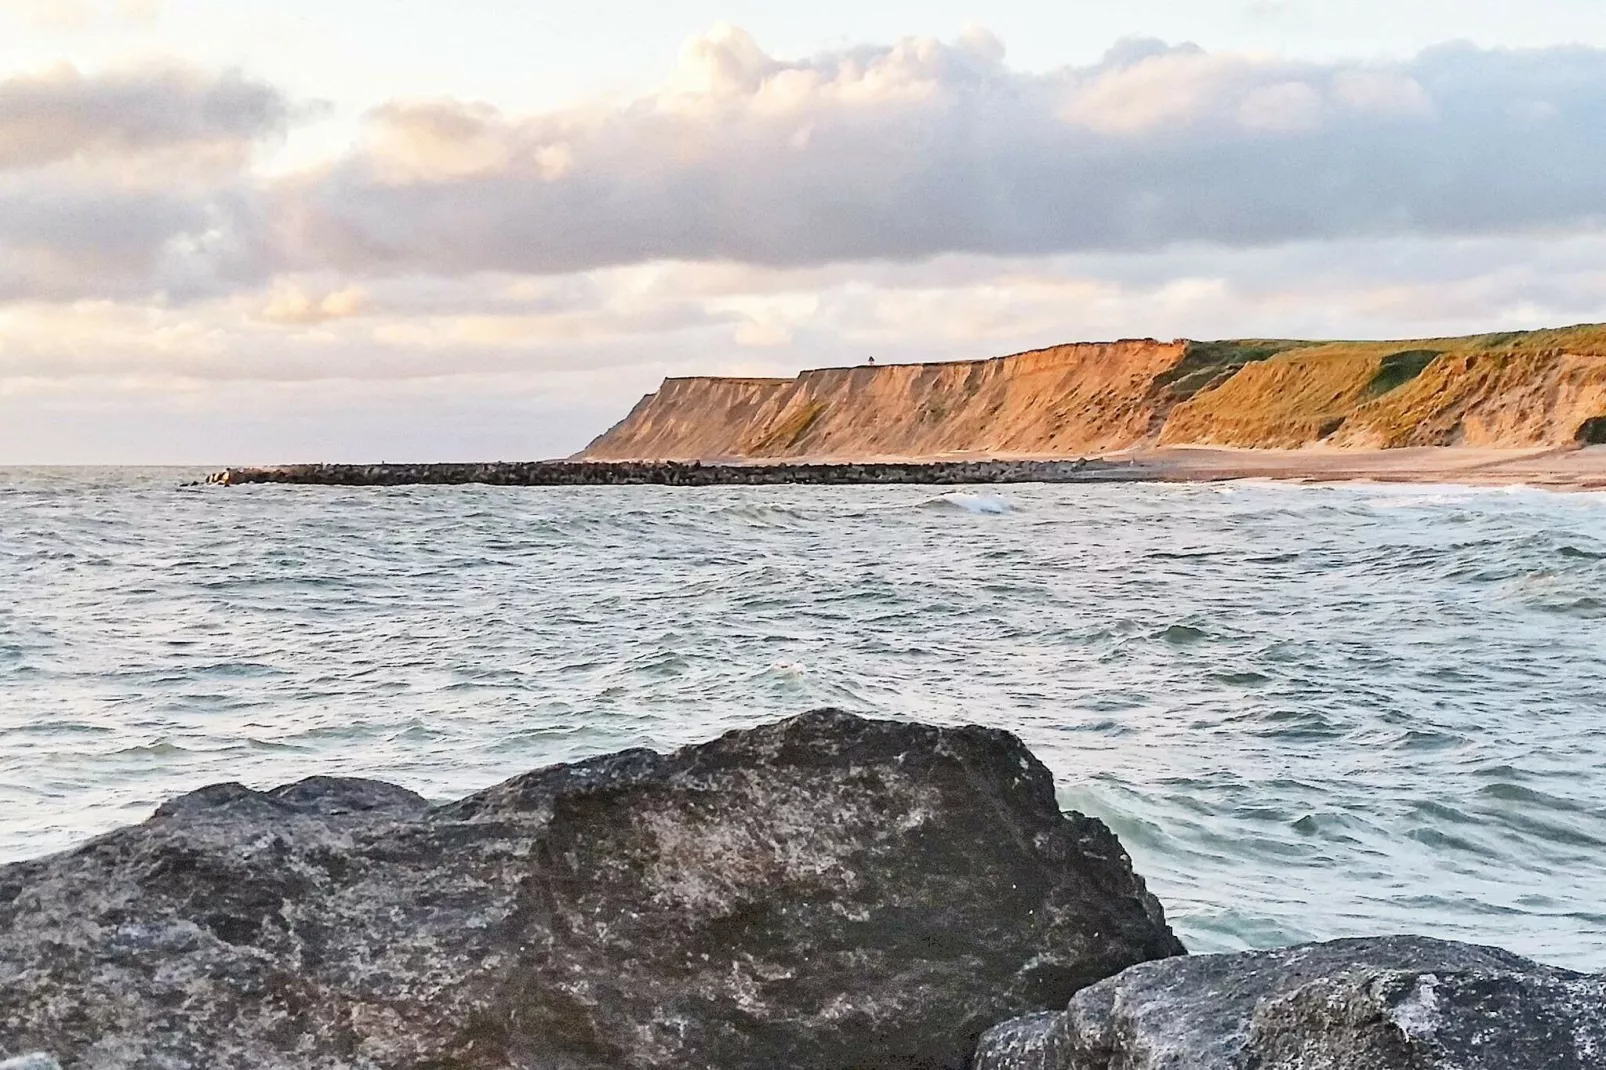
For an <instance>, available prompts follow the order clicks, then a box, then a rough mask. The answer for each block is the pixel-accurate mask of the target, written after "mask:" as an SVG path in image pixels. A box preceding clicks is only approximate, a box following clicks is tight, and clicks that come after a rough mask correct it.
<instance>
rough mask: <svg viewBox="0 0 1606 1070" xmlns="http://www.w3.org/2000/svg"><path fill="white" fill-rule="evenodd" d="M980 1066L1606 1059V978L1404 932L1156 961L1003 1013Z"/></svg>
mask: <svg viewBox="0 0 1606 1070" xmlns="http://www.w3.org/2000/svg"><path fill="white" fill-rule="evenodd" d="M974 1065H975V1070H1603V1068H1606V979H1603V978H1601V977H1597V976H1587V975H1583V974H1575V973H1570V972H1568V971H1566V970H1560V969H1555V968H1553V967H1549V966H1541V965H1539V964H1538V963H1536V962H1531V961H1529V960H1528V959H1524V958H1521V957H1519V956H1517V955H1513V954H1511V953H1509V952H1506V951H1500V950H1496V949H1494V948H1485V947H1473V946H1470V945H1467V944H1456V943H1449V942H1446V941H1442V940H1429V939H1425V938H1422V937H1412V936H1397V937H1381V938H1374V939H1359V940H1337V941H1334V942H1332V943H1325V944H1307V945H1303V946H1300V947H1292V948H1284V949H1281V950H1278V951H1262V952H1250V953H1246V954H1239V955H1199V956H1194V957H1192V958H1183V959H1168V960H1166V961H1164V962H1150V963H1146V964H1144V965H1140V966H1134V967H1133V968H1131V969H1129V970H1127V971H1125V972H1124V973H1121V974H1120V975H1118V976H1116V977H1113V978H1110V979H1109V980H1106V981H1104V982H1102V983H1100V984H1097V985H1094V986H1092V987H1090V988H1086V989H1084V990H1082V991H1081V992H1079V993H1077V995H1076V996H1075V997H1074V998H1073V999H1072V1000H1071V1002H1070V1006H1069V1008H1068V1010H1066V1011H1064V1012H1061V1013H1058V1014H1039V1015H1032V1016H1030V1017H1024V1018H1020V1019H1017V1020H1015V1021H1011V1022H1006V1023H1004V1024H1002V1025H1000V1026H997V1027H996V1028H994V1029H992V1030H989V1031H988V1033H987V1034H986V1035H985V1036H984V1037H983V1038H982V1042H981V1044H980V1045H979V1046H978V1049H977V1054H976V1060H975V1064H974Z"/></svg>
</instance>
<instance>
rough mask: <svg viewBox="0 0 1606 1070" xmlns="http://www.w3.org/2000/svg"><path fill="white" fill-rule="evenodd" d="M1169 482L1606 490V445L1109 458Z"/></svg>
mask: <svg viewBox="0 0 1606 1070" xmlns="http://www.w3.org/2000/svg"><path fill="white" fill-rule="evenodd" d="M1106 459H1107V460H1110V461H1116V462H1125V463H1127V464H1129V465H1130V466H1131V468H1132V469H1133V470H1134V475H1136V474H1137V473H1138V472H1142V473H1143V476H1142V478H1148V479H1158V480H1163V481H1168V482H1209V481H1214V480H1227V479H1278V480H1293V481H1298V482H1307V483H1329V482H1349V481H1359V480H1365V481H1372V482H1379V483H1461V484H1472V485H1508V486H1509V485H1514V484H1529V485H1533V486H1540V487H1547V488H1551V489H1556V490H1602V489H1606V446H1589V447H1585V448H1578V447H1568V448H1564V449H1552V448H1542V449H1473V448H1463V447H1425V448H1421V449H1401V450H1323V449H1302V450H1247V449H1220V448H1212V447H1201V446H1177V447H1168V448H1166V449H1154V450H1140V451H1133V452H1130V453H1123V454H1116V455H1113V456H1110V457H1108V458H1106Z"/></svg>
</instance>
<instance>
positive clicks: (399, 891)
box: [0, 711, 1183, 1070]
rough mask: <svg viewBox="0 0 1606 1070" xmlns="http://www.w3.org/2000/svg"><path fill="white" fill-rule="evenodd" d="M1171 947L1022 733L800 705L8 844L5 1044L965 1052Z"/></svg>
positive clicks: (4, 1053)
mask: <svg viewBox="0 0 1606 1070" xmlns="http://www.w3.org/2000/svg"><path fill="white" fill-rule="evenodd" d="M1182 951H1183V949H1182V946H1181V944H1180V943H1179V942H1178V941H1177V939H1176V937H1175V936H1173V935H1172V932H1171V930H1170V929H1169V928H1168V927H1167V925H1166V923H1165V919H1164V916H1163V914H1162V911H1161V908H1160V905H1159V904H1158V903H1157V902H1156V901H1155V899H1154V898H1153V896H1151V895H1150V894H1149V893H1148V892H1147V891H1146V890H1145V888H1144V884H1143V881H1142V880H1141V879H1139V878H1138V877H1137V876H1136V875H1135V874H1134V873H1133V871H1132V866H1131V863H1130V861H1129V860H1128V858H1127V855H1126V853H1125V852H1124V851H1123V850H1122V848H1121V845H1120V843H1119V842H1117V840H1116V838H1115V836H1114V835H1113V834H1112V833H1111V832H1110V831H1109V829H1107V828H1106V827H1105V826H1104V825H1103V824H1101V823H1100V822H1098V821H1096V820H1094V819H1091V818H1088V817H1084V816H1082V815H1080V814H1075V813H1072V814H1062V813H1061V812H1060V810H1059V808H1058V806H1057V805H1056V803H1055V796H1054V785H1053V780H1052V777H1051V776H1050V774H1049V772H1048V770H1047V769H1045V768H1044V767H1043V766H1042V764H1041V763H1039V762H1038V761H1037V760H1036V759H1035V758H1034V757H1033V756H1032V755H1031V753H1030V752H1029V751H1028V750H1027V749H1026V748H1025V747H1024V746H1023V745H1022V744H1021V742H1020V741H1019V740H1018V739H1016V738H1015V737H1014V736H1011V735H1009V734H1007V733H1005V732H1001V731H997V730H993V729H986V728H934V727H929V726H924V725H917V724H906V723H897V722H887V721H874V720H865V719H861V718H859V717H855V716H851V715H849V714H845V713H840V712H834V711H821V712H817V713H812V714H807V715H804V716H801V717H797V718H794V719H792V720H788V721H785V722H781V723H779V724H773V725H769V726H766V727H761V728H756V729H752V730H749V731H741V732H733V733H731V734H728V735H726V736H724V737H722V738H720V739H718V740H715V741H713V742H711V743H707V744H704V745H701V746H694V747H688V748H685V749H683V750H680V751H677V752H674V753H672V754H669V755H660V754H657V753H654V752H651V751H645V750H635V751H627V752H624V753H620V754H615V755H612V756H609V757H604V758H598V759H595V760H592V761H587V762H582V763H579V764H576V765H560V766H554V767H552V768H549V769H543V770H539V771H537V772H533V773H529V774H527V775H525V776H521V777H518V778H516V779H513V780H510V781H508V782H506V783H504V784H501V785H499V786H497V787H493V788H490V789H488V790H486V791H483V792H480V793H479V794H476V795H472V796H469V797H468V798H465V799H462V800H460V801H458V802H455V803H451V804H448V805H445V806H440V807H434V808H431V807H430V806H428V805H427V804H426V803H425V801H424V800H423V799H421V798H419V797H418V796H417V795H415V794H413V793H412V792H409V791H405V790H403V789H401V788H397V787H392V786H390V785H386V784H381V783H376V782H372V781H363V780H344V779H329V778H314V779H311V780H306V781H302V782H300V783H298V784H292V785H288V786H286V787H282V788H278V789H275V790H272V791H265V792H259V791H252V790H249V789H247V788H245V787H242V786H240V785H238V784H221V785H217V786H214V787H210V788H205V789H202V790H200V791H197V792H194V793H192V794H190V795H186V796H183V797H181V798H178V799H175V800H173V801H171V802H169V803H167V804H166V805H164V806H162V807H161V808H160V809H159V810H158V811H157V813H156V815H155V816H154V817H153V818H151V819H150V820H149V821H147V822H146V823H145V824H143V825H140V826H137V827H133V828H127V829H123V830H120V831H117V832H114V833H111V834H109V835H106V836H103V837H101V838H99V839H97V840H94V841H91V842H90V843H88V844H86V845H85V846H83V847H81V848H79V849H77V850H75V851H72V852H69V853H66V854H61V855H56V856H53V857H49V858H44V859H40V860H36V861H31V862H24V863H19V864H14V865H11V866H7V867H4V868H0V1059H4V1058H7V1057H11V1056H20V1055H24V1054H27V1053H35V1052H44V1053H48V1054H49V1055H52V1056H54V1057H55V1058H57V1059H59V1060H60V1061H61V1063H62V1065H63V1066H65V1067H66V1068H67V1070H81V1068H82V1070H90V1068H93V1070H113V1068H131V1070H132V1068H164V1070H165V1068H196V1070H200V1068H206V1070H280V1068H282V1070H337V1068H339V1070H346V1068H350V1070H380V1068H383V1070H425V1068H429V1070H513V1068H520V1070H604V1068H607V1070H657V1068H666V1070H667V1068H670V1067H674V1068H677V1070H679V1068H717V1070H760V1068H763V1070H776V1068H782V1067H785V1068H788V1070H848V1068H857V1070H961V1068H963V1067H965V1066H966V1065H967V1063H968V1061H969V1059H970V1057H971V1055H972V1053H973V1051H974V1049H975V1046H976V1041H977V1038H978V1037H979V1036H980V1035H981V1033H982V1032H983V1031H984V1030H985V1029H986V1028H988V1027H989V1026H991V1025H993V1024H994V1023H997V1022H999V1021H1003V1020H1005V1019H1008V1018H1012V1017H1014V1016H1016V1015H1019V1014H1023V1013H1026V1012H1030V1011H1040V1010H1046V1009H1053V1008H1059V1007H1063V1006H1065V1004H1066V1002H1067V1001H1068V1000H1069V999H1070V998H1071V996H1072V995H1073V994H1074V993H1075V992H1076V991H1078V990H1079V989H1081V988H1084V987H1085V986H1087V985H1090V984H1093V983H1094V982H1096V981H1099V980H1100V979H1102V978H1105V977H1108V976H1111V975H1113V974H1115V973H1117V972H1118V971H1120V970H1122V969H1124V968H1125V967H1128V966H1131V965H1133V964H1135V963H1140V962H1144V961H1147V960H1151V959H1156V958H1160V957H1164V956H1169V955H1177V954H1181V953H1182Z"/></svg>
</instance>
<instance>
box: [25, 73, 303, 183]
mask: <svg viewBox="0 0 1606 1070" xmlns="http://www.w3.org/2000/svg"><path fill="white" fill-rule="evenodd" d="M290 117H291V107H290V105H289V103H288V101H287V100H286V99H285V97H284V96H283V95H282V94H281V93H280V92H279V91H278V90H276V89H274V88H272V87H271V86H267V85H264V84H262V83H259V82H253V81H250V80H247V79H245V78H243V77H241V76H240V75H238V74H223V75H214V74H203V73H201V72H197V71H191V70H184V69H177V68H169V69H156V70H143V71H130V72H119V73H114V74H106V75H99V76H93V77H92V76H87V75H84V74H83V73H81V72H80V71H78V70H77V68H75V67H73V66H71V65H69V64H62V65H59V66H57V67H55V68H53V69H51V70H48V71H45V72H44V73H41V74H35V75H23V76H18V77H13V78H9V79H6V80H4V81H0V171H7V170H17V169H21V168H37V167H42V166H44V165H46V164H52V163H58V162H61V161H67V160H78V161H89V160H95V159H104V158H108V157H109V158H112V159H114V160H117V161H123V162H126V161H127V160H128V159H130V158H136V159H137V158H138V157H141V156H147V155H151V154H158V153H159V154H163V155H164V157H166V158H167V162H177V161H174V160H172V159H171V155H170V154H171V153H173V152H174V151H175V150H177V151H182V152H183V153H185V154H188V155H189V156H191V157H192V158H193V157H196V156H200V157H208V156H216V155H218V154H221V155H222V156H223V157H224V158H225V159H226V160H227V161H229V162H230V163H233V164H238V163H239V162H240V161H241V159H242V154H243V152H244V151H245V150H246V149H247V148H248V147H249V146H250V145H252V144H253V143H255V142H257V141H259V140H261V139H263V138H266V137H270V136H274V135H277V134H280V133H282V132H283V131H284V129H285V128H286V126H287V125H288V123H289V120H290ZM180 177H182V176H180Z"/></svg>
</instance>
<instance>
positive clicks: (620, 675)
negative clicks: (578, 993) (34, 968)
mask: <svg viewBox="0 0 1606 1070" xmlns="http://www.w3.org/2000/svg"><path fill="white" fill-rule="evenodd" d="M202 474H204V473H201V472H196V471H189V470H181V469H9V470H3V469H0V862H4V861H11V860H17V859H22V858H28V857H32V856H37V855H42V854H45V853H48V852H53V851H59V850H63V849H66V848H68V847H70V846H72V845H74V844H77V843H79V842H81V841H83V840H84V839H85V838H87V837H91V836H94V835H97V834H99V833H102V832H105V831H107V830H109V829H112V828H115V827H117V826H120V825H125V824H129V823H133V822H139V821H142V820H144V819H145V818H147V817H148V816H149V815H150V813H151V811H152V810H153V809H154V808H155V807H156V806H157V805H158V804H160V803H161V802H162V801H163V800H165V799H167V798H169V797H171V796H173V795H176V794H179V793H181V792H186V791H190V790H192V789H195V788H198V787H201V786H203V785H206V784H210V783H215V782H219V781H239V782H243V783H246V784H249V785H252V786H255V787H271V786H273V785H276V784H279V783H284V782H289V781H293V780H297V779H299V778H302V777H305V776H308V775H312V774H341V775H356V776H365V777H375V778H380V779H384V780H388V781H392V782H394V783H398V784H402V785H405V786H407V787H409V788H413V789H415V790H417V791H419V792H422V793H423V794H424V795H426V796H428V797H430V798H432V799H437V800H447V799H452V798H455V797H458V796H461V795H463V794H465V793H467V792H472V791H474V790H476V789H479V788H483V787H486V786H487V785H490V784H493V783H495V782H497V781H499V780H502V779H504V778H506V777H510V776H513V775H515V774H518V773H521V772H524V771H527V770H529V769H532V768H536V767H539V766H543V765H547V764H551V763H555V762H567V761H573V760H575V759H579V758H584V757H587V756H590V755H597V754H602V753H605V752H608V751H613V750H617V749H619V748H623V747H636V746H649V747H654V748H660V749H662V748H672V747H675V746H679V745H681V744H686V743H691V742H695V741H698V740H704V739H708V738H710V737H712V736H715V735H717V734H719V733H721V732H724V731H726V730H728V729H732V728H738V727H742V726H747V725H754V724H758V723H760V722H764V721H769V720H773V719H777V718H782V717H786V716H789V715H792V714H796V713H799V712H802V711H805V710H810V709H814V708H818V707H824V706H832V707H839V708H842V709H847V710H852V711H855V712H858V713H862V714H865V715H869V716H877V717H890V718H908V719H917V720H922V721H928V722H934V723H938V724H960V723H976V724H984V725H992V726H996V727H999V728H1004V729H1008V730H1009V731H1011V732H1015V733H1017V734H1018V735H1020V736H1021V737H1022V738H1023V739H1024V740H1025V741H1026V742H1027V744H1029V745H1030V747H1031V748H1032V749H1033V750H1034V751H1035V752H1036V753H1037V755H1038V756H1039V757H1040V758H1041V759H1042V760H1043V762H1044V763H1046V764H1047V766H1048V767H1049V768H1050V769H1051V770H1052V771H1053V773H1054V775H1055V777H1056V780H1057V783H1058V789H1059V797H1060V801H1061V803H1062V804H1063V806H1064V807H1065V808H1066V809H1075V810H1080V811H1083V812H1085V813H1088V814H1093V815H1095V816H1097V817H1100V818H1102V819H1103V820H1104V821H1106V822H1107V823H1108V824H1109V825H1110V826H1111V827H1112V828H1113V829H1114V830H1115V831H1116V832H1117V833H1118V834H1119V836H1120V837H1121V840H1122V842H1123V843H1124V844H1125V845H1126V847H1127V849H1128V850H1129V852H1130V853H1131V855H1132V857H1133V859H1134V861H1135V863H1136V866H1137V868H1138V870H1139V871H1140V872H1141V873H1142V874H1143V875H1144V876H1145V877H1146V878H1147V880H1148V882H1149V886H1150V887H1151V889H1152V890H1153V891H1154V892H1155V893H1156V894H1157V895H1158V896H1159V898H1160V900H1161V901H1162V902H1163V903H1164V904H1165V907H1166V910H1167V913H1168V916H1169V918H1170V920H1171V922H1172V924H1173V925H1174V926H1175V928H1176V930H1177V932H1178V934H1179V935H1180V936H1181V937H1182V938H1183V940H1184V942H1185V943H1186V944H1187V945H1188V947H1189V948H1190V949H1191V950H1193V951H1195V952H1206V951H1222V950H1233V949H1241V948H1256V947H1269V946H1276V945H1281V944H1287V943H1291V942H1296V941H1304V940H1312V939H1325V938H1330V937H1338V936H1346V935H1360V934H1374V933H1395V932H1414V933H1423V934H1428V935H1433V936H1440V937H1447V938H1453V939H1459V940H1468V941H1473V942H1476V943H1481V944H1494V945H1499V946H1502V947H1506V948H1510V949H1512V950H1514V951H1517V952H1519V953H1522V954H1525V955H1529V956H1532V957H1534V958H1537V959H1540V960H1542V961H1545V962H1550V963H1555V964H1559V965H1563V966H1570V967H1574V968H1580V969H1602V968H1606V495H1602V494H1591V493H1553V492H1549V491H1544V490H1539V489H1531V488H1525V487H1509V488H1479V489H1474V488H1466V487H1454V486H1427V485H1413V486H1402V485H1369V484H1346V485H1294V484H1277V483H1257V482H1237V483H1221V484H1193V485H1153V484H1103V485H1015V486H1006V487H997V486H994V487H973V488H959V489H954V488H937V487H920V486H863V487H805V486H797V487H711V488H699V489H683V488H663V487H561V488H492V487H481V486H462V487H414V488H326V487H282V486H245V487H232V488H229V487H215V486H203V487H196V486H184V485H183V484H184V483H186V482H187V481H189V480H192V479H195V478H196V477H198V476H200V475H202Z"/></svg>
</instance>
